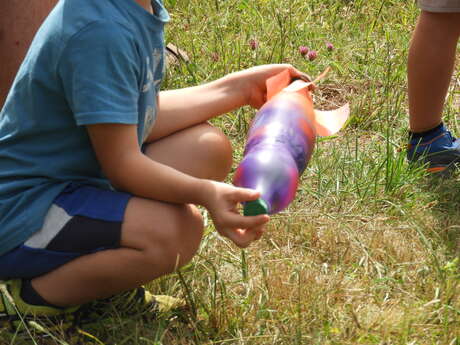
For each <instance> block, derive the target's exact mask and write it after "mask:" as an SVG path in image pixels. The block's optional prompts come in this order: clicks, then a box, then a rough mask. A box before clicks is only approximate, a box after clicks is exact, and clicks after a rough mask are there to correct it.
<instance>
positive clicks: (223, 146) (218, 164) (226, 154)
mask: <svg viewBox="0 0 460 345" xmlns="http://www.w3.org/2000/svg"><path fill="white" fill-rule="evenodd" d="M203 126H207V128H206V132H205V133H204V134H203V135H202V136H200V140H199V149H200V151H201V152H202V153H203V154H204V155H205V157H204V159H206V161H207V162H208V164H209V166H210V167H212V168H213V171H212V172H211V175H212V176H210V177H209V178H211V179H214V180H218V181H223V180H224V179H225V178H226V177H227V175H228V173H229V172H230V169H231V167H232V163H233V157H232V155H233V149H232V145H231V143H230V140H229V139H228V138H227V136H226V135H225V134H224V133H223V132H222V131H221V130H220V129H219V128H216V127H213V126H211V125H207V124H204V125H203Z"/></svg>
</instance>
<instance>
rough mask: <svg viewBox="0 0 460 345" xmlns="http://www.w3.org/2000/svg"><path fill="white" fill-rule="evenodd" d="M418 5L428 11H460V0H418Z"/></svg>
mask: <svg viewBox="0 0 460 345" xmlns="http://www.w3.org/2000/svg"><path fill="white" fill-rule="evenodd" d="M418 6H419V7H420V8H421V9H422V10H424V11H427V12H444V13H449V12H460V0H418Z"/></svg>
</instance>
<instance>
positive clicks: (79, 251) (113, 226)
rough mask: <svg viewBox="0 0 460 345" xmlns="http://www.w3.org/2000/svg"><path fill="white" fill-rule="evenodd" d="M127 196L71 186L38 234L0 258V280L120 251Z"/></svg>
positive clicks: (46, 271) (40, 272) (81, 186)
mask: <svg viewBox="0 0 460 345" xmlns="http://www.w3.org/2000/svg"><path fill="white" fill-rule="evenodd" d="M130 198H131V195H130V194H127V193H121V192H116V191H111V190H106V189H99V188H95V187H92V186H84V185H75V184H72V185H70V186H69V187H67V188H66V189H65V190H64V191H63V192H62V193H61V194H59V196H58V197H57V198H56V199H55V200H54V203H53V205H52V206H51V208H50V210H49V211H48V214H47V215H46V218H45V222H44V224H43V227H42V229H41V230H39V231H38V232H36V233H35V234H34V235H32V237H30V238H29V239H28V240H27V241H26V242H24V243H23V244H22V245H20V246H19V247H17V248H15V249H13V250H11V251H10V252H8V253H6V254H4V255H2V256H0V279H3V280H5V279H12V278H33V277H37V276H40V275H43V274H45V273H48V272H50V271H52V270H54V269H56V268H58V267H59V266H62V265H64V264H66V263H68V262H69V261H71V260H73V259H76V258H78V257H79V256H82V255H87V254H91V253H94V252H97V251H101V250H107V249H115V248H119V247H120V241H121V227H122V223H123V217H124V213H125V209H126V206H127V204H128V201H129V199H130Z"/></svg>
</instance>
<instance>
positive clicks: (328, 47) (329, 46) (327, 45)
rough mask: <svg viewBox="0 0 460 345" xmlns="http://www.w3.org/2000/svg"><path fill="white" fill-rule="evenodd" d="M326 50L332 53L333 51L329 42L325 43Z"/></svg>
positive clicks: (332, 46)
mask: <svg viewBox="0 0 460 345" xmlns="http://www.w3.org/2000/svg"><path fill="white" fill-rule="evenodd" d="M326 49H327V50H328V51H333V50H334V45H333V44H332V43H331V42H326Z"/></svg>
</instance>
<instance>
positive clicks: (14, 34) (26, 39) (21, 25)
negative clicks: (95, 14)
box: [0, 0, 57, 108]
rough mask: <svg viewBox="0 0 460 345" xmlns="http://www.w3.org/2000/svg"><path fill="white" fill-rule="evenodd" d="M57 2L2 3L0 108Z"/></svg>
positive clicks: (14, 0)
mask: <svg viewBox="0 0 460 345" xmlns="http://www.w3.org/2000/svg"><path fill="white" fill-rule="evenodd" d="M56 3H57V0H2V1H0V16H1V17H0V66H1V68H0V108H1V107H2V106H3V103H4V101H5V98H6V95H7V93H8V91H9V89H10V87H11V83H12V82H13V79H14V76H15V75H16V72H17V70H18V68H19V65H20V64H21V62H22V60H23V59H24V56H25V55H26V52H27V49H28V48H29V45H30V42H31V41H32V38H33V36H34V35H35V32H36V31H37V29H38V27H39V26H40V24H41V23H42V21H43V20H44V19H45V17H46V16H47V15H48V13H49V12H50V10H51V9H52V8H53V7H54V5H55V4H56Z"/></svg>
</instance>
